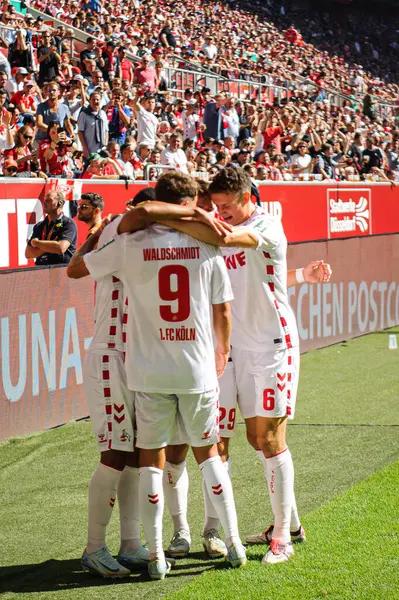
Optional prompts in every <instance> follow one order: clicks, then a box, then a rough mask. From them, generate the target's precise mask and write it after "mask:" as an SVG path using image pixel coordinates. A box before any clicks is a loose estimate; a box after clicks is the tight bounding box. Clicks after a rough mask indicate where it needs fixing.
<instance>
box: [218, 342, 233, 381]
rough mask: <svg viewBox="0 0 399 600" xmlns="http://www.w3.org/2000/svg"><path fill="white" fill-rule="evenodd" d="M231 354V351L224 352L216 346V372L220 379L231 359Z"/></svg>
mask: <svg viewBox="0 0 399 600" xmlns="http://www.w3.org/2000/svg"><path fill="white" fill-rule="evenodd" d="M229 355H230V352H222V351H221V350H220V349H219V348H216V350H215V363H216V374H217V376H218V379H220V378H221V376H222V375H223V373H224V370H225V368H226V365H227V361H228V360H229Z"/></svg>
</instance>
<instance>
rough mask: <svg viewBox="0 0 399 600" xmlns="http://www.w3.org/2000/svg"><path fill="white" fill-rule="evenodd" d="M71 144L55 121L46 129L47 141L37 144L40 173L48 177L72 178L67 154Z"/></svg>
mask: <svg viewBox="0 0 399 600" xmlns="http://www.w3.org/2000/svg"><path fill="white" fill-rule="evenodd" d="M72 147H73V142H72V141H71V140H70V139H69V137H68V136H67V134H66V132H65V130H64V129H63V127H61V125H60V123H57V122H56V121H55V122H54V123H52V124H51V125H50V126H49V128H48V136H47V139H45V140H42V141H41V142H40V144H39V160H40V166H41V169H42V171H44V172H45V173H46V174H47V175H49V176H50V177H73V173H72V171H71V169H70V168H69V156H68V152H70V151H71V150H72Z"/></svg>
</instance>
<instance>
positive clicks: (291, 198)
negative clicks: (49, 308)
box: [0, 179, 399, 270]
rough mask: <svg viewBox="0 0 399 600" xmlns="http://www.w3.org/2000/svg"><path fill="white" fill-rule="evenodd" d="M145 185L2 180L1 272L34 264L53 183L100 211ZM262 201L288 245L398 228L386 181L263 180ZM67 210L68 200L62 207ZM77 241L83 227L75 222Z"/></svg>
mask: <svg viewBox="0 0 399 600" xmlns="http://www.w3.org/2000/svg"><path fill="white" fill-rule="evenodd" d="M146 185H155V184H154V183H151V184H148V183H146V182H140V183H133V182H132V183H127V182H126V183H125V182H118V181H87V180H84V181H82V180H76V179H75V180H62V179H50V180H49V183H47V184H44V182H42V181H32V180H24V181H23V182H21V181H20V180H19V181H18V182H16V181H15V179H2V180H1V182H0V270H1V269H15V268H19V267H25V266H32V265H33V261H28V260H27V259H26V258H25V247H26V240H27V238H28V237H30V235H31V233H32V229H33V225H34V224H35V223H36V222H37V221H38V220H40V219H41V218H43V209H42V200H43V198H44V194H45V193H46V192H47V191H48V190H49V189H51V188H52V187H54V186H56V187H57V188H58V189H60V190H62V191H63V192H64V194H65V196H66V198H67V200H74V199H75V200H77V199H79V198H80V195H81V193H82V191H83V192H85V191H93V192H98V193H99V194H102V196H103V197H104V199H105V211H104V214H108V213H109V212H113V213H118V212H123V210H124V209H125V204H126V201H127V200H129V199H131V198H132V197H133V196H134V195H135V194H136V193H137V192H138V191H139V190H140V189H142V188H143V187H145V186H146ZM259 192H260V197H261V201H262V202H263V204H264V207H265V208H266V209H267V210H268V211H269V212H270V213H271V214H273V215H275V216H277V217H279V218H281V219H282V222H283V225H284V230H285V232H286V235H287V238H288V241H289V242H291V243H300V242H311V241H314V240H328V239H346V238H350V237H358V236H368V235H382V234H387V233H398V232H399V187H396V186H394V185H391V184H389V183H372V182H364V183H358V182H357V183H350V182H346V181H344V182H331V183H324V182H284V183H281V182H267V183H265V184H260V185H259ZM64 210H65V214H67V215H68V214H69V210H70V206H69V202H67V203H66V206H65V209H64ZM78 230H79V241H80V242H82V241H83V240H84V239H85V237H86V235H87V228H86V226H85V225H84V224H81V223H79V222H78Z"/></svg>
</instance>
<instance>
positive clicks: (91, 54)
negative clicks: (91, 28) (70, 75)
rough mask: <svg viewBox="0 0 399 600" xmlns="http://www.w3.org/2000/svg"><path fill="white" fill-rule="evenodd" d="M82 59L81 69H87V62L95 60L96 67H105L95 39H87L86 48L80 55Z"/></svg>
mask: <svg viewBox="0 0 399 600" xmlns="http://www.w3.org/2000/svg"><path fill="white" fill-rule="evenodd" d="M79 57H80V68H81V69H82V70H83V69H85V60H87V59H89V60H94V61H96V67H97V68H99V67H103V66H104V64H103V58H102V57H100V52H99V49H98V47H97V46H96V41H95V39H94V38H93V37H91V36H90V37H88V38H87V39H86V48H85V49H84V50H82V52H81V53H80V55H79Z"/></svg>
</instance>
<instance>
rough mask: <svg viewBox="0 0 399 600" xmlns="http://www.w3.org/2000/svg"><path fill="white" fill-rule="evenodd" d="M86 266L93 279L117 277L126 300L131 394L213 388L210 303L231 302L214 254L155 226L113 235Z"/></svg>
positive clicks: (223, 272) (223, 268)
mask: <svg viewBox="0 0 399 600" xmlns="http://www.w3.org/2000/svg"><path fill="white" fill-rule="evenodd" d="M84 260H85V263H86V266H87V268H88V270H89V272H90V274H91V275H92V277H93V278H94V279H96V280H97V279H100V278H102V277H104V276H105V275H114V276H115V277H118V278H119V279H121V281H122V283H123V285H124V291H125V294H127V296H128V299H129V316H128V322H127V339H126V363H125V367H126V373H127V381H128V386H129V388H130V389H132V390H135V391H142V392H154V393H164V394H173V393H178V392H180V393H183V392H184V393H199V392H206V391H210V390H213V389H215V388H216V386H217V377H216V369H215V357H214V343H213V327H212V318H213V316H212V304H221V303H222V302H228V301H230V300H232V299H233V294H232V291H231V285H230V281H229V276H228V274H227V269H226V266H225V264H224V261H223V258H222V255H221V253H220V251H219V250H218V249H217V248H215V247H214V246H210V245H208V244H204V243H202V242H198V241H196V240H194V239H193V238H191V237H189V236H188V235H186V234H184V233H180V232H178V231H174V230H172V229H169V228H168V227H165V226H163V225H153V226H151V227H149V228H148V229H146V230H144V231H138V232H136V233H134V234H122V235H116V236H115V237H114V238H112V240H110V241H109V242H108V243H107V244H104V245H103V246H102V247H101V248H99V249H98V250H95V251H94V252H91V253H90V254H87V255H86V256H85V257H84Z"/></svg>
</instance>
